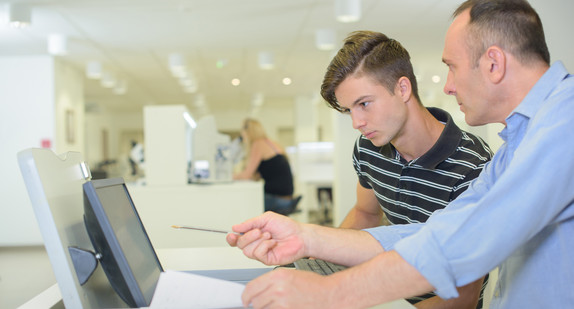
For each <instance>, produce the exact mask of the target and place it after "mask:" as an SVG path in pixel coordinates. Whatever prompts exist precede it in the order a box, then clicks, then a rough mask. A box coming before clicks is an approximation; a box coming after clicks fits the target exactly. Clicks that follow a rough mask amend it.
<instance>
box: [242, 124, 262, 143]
mask: <svg viewBox="0 0 574 309" xmlns="http://www.w3.org/2000/svg"><path fill="white" fill-rule="evenodd" d="M243 131H244V132H245V135H247V138H248V139H249V144H252V143H253V142H254V141H256V140H258V139H262V138H267V134H265V129H263V125H261V123H260V122H259V121H257V120H255V119H252V118H247V119H245V121H243Z"/></svg>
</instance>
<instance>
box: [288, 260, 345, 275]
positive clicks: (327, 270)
mask: <svg viewBox="0 0 574 309" xmlns="http://www.w3.org/2000/svg"><path fill="white" fill-rule="evenodd" d="M293 264H295V268H297V269H300V270H306V271H312V272H315V273H318V274H320V275H330V274H332V273H334V272H337V271H341V270H343V269H346V268H347V267H346V266H342V265H337V264H334V263H331V262H327V261H324V260H317V259H300V260H297V261H295V263H293Z"/></svg>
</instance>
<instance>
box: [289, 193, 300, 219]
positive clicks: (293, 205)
mask: <svg viewBox="0 0 574 309" xmlns="http://www.w3.org/2000/svg"><path fill="white" fill-rule="evenodd" d="M302 198H303V195H298V196H296V197H294V198H293V200H292V201H291V207H290V210H289V213H288V214H292V213H296V212H299V211H301V210H300V209H297V205H298V204H299V202H300V201H301V199H302Z"/></svg>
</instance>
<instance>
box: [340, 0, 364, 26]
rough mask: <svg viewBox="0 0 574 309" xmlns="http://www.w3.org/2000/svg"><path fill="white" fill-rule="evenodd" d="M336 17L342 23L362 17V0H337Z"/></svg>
mask: <svg viewBox="0 0 574 309" xmlns="http://www.w3.org/2000/svg"><path fill="white" fill-rule="evenodd" d="M335 17H336V18H337V20H338V21H340V22H342V23H351V22H356V21H358V20H359V19H361V0H335Z"/></svg>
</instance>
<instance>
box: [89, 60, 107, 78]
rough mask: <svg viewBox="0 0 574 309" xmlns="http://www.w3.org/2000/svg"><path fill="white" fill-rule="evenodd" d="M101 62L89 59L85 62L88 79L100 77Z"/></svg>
mask: <svg viewBox="0 0 574 309" xmlns="http://www.w3.org/2000/svg"><path fill="white" fill-rule="evenodd" d="M102 71H103V70H102V64H101V63H100V62H98V61H89V62H88V63H87V64H86V77H88V78H89V79H100V78H102Z"/></svg>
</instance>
